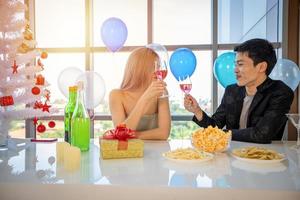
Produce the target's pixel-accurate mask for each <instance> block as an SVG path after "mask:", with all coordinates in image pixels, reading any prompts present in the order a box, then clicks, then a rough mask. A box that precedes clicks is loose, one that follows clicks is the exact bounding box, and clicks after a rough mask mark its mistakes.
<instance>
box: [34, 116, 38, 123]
mask: <svg viewBox="0 0 300 200" xmlns="http://www.w3.org/2000/svg"><path fill="white" fill-rule="evenodd" d="M33 124H34V125H37V124H38V118H37V117H34V118H33Z"/></svg>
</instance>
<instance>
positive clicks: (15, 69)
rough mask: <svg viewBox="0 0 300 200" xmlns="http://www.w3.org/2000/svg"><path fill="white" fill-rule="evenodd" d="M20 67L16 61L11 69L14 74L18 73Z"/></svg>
mask: <svg viewBox="0 0 300 200" xmlns="http://www.w3.org/2000/svg"><path fill="white" fill-rule="evenodd" d="M18 67H19V66H18V65H17V62H16V60H14V65H12V66H11V68H12V69H13V71H12V73H13V74H16V73H18Z"/></svg>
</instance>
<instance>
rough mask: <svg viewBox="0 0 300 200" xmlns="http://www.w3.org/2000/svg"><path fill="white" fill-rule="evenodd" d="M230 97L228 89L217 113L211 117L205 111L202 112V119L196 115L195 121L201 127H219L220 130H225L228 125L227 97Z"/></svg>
mask: <svg viewBox="0 0 300 200" xmlns="http://www.w3.org/2000/svg"><path fill="white" fill-rule="evenodd" d="M227 95H228V90H227V88H226V90H225V93H224V96H223V98H222V101H221V104H220V105H219V107H218V108H217V110H216V112H215V113H214V114H213V115H212V117H209V116H208V115H207V114H206V113H205V112H204V111H202V110H201V112H202V118H199V117H198V116H199V114H198V115H197V113H194V117H193V121H194V122H195V123H196V124H198V125H199V126H200V127H204V128H206V127H208V126H209V125H211V126H218V127H219V128H223V127H224V126H225V123H226V110H225V108H226V96H227Z"/></svg>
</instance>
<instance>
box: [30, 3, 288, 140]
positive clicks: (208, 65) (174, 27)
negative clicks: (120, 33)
mask: <svg viewBox="0 0 300 200" xmlns="http://www.w3.org/2000/svg"><path fill="white" fill-rule="evenodd" d="M33 2H34V3H35V6H33V7H34V8H35V10H34V11H33V10H30V11H29V12H34V13H35V15H34V16H35V19H30V20H32V21H35V33H36V40H37V42H38V48H40V49H43V50H46V51H48V53H49V57H48V59H47V60H46V61H45V62H44V64H45V71H44V74H45V75H46V79H47V80H48V82H49V83H50V84H51V88H50V89H51V92H52V99H51V100H52V103H53V105H54V106H56V107H59V108H61V110H62V109H63V107H64V105H65V102H66V99H65V98H64V97H63V95H62V94H61V93H60V91H59V87H58V85H57V77H58V75H59V74H60V73H61V71H62V70H64V69H66V68H67V67H78V68H80V69H81V70H90V69H91V70H94V71H95V72H97V73H99V74H100V75H101V76H102V78H103V79H104V81H105V87H106V95H105V98H104V100H103V102H102V103H101V104H100V105H99V106H98V107H96V108H95V110H94V111H95V113H96V119H97V120H95V124H94V125H95V126H94V127H95V134H94V135H95V136H96V137H97V136H99V135H101V133H103V131H104V130H106V129H108V128H111V127H112V123H111V121H109V120H108V121H107V119H109V115H110V113H109V108H108V94H109V91H110V90H111V89H113V88H118V87H119V85H120V84H121V81H122V77H123V71H124V67H125V64H126V61H127V58H128V56H129V54H130V52H131V50H132V49H134V48H135V47H139V46H145V45H146V44H147V43H159V44H162V45H164V46H165V47H166V48H167V49H168V52H169V56H171V54H172V53H173V52H174V50H175V49H177V48H180V47H188V48H190V49H191V50H193V52H194V54H195V55H196V57H197V67H196V70H195V72H194V74H193V76H192V77H191V80H192V83H193V88H192V91H191V94H192V95H193V96H195V97H196V98H197V99H199V102H200V104H201V106H202V108H204V110H205V111H206V112H207V113H208V114H211V113H213V110H214V109H215V108H216V107H217V105H218V104H219V102H220V99H221V97H222V95H223V92H224V89H223V88H222V86H220V85H219V84H218V83H217V81H216V80H215V79H214V78H213V74H212V72H213V60H214V59H215V58H216V57H217V56H218V54H219V53H221V52H223V51H225V50H224V49H226V50H232V49H233V47H234V45H235V44H237V43H240V42H243V41H245V40H247V39H250V38H254V37H260V38H266V39H268V40H270V41H271V42H274V44H276V45H277V47H278V48H280V46H281V41H282V38H281V37H282V16H283V15H282V4H283V1H282V0H253V1H251V2H250V1H247V0H202V1H198V0H189V2H188V3H187V2H186V1H184V0H125V1H124V0H111V1H105V0H86V1H81V0H65V1H59V0H35V1H33ZM215 3H217V4H216V5H217V10H216V11H217V12H214V8H215ZM148 6H150V7H148ZM254 10H255V12H253V11H254ZM110 17H118V18H120V19H122V20H123V21H124V22H125V24H126V26H127V29H128V38H127V41H126V43H125V44H124V47H125V48H122V49H121V50H120V51H118V52H116V53H111V52H107V51H106V48H105V46H104V44H103V42H102V40H101V34H100V29H101V25H102V23H103V22H104V21H105V20H106V19H108V18H110ZM148 17H152V18H150V19H148ZM214 19H217V21H216V20H214ZM216 22H218V24H217V27H218V34H217V35H216V34H212V33H214V32H215V31H216V30H214V29H213V28H214V27H216V26H214V23H216ZM212 35H214V36H212ZM214 37H216V38H214ZM216 39H217V40H216ZM213 41H216V42H213ZM278 52H280V54H281V50H280V49H279V51H278ZM166 82H167V87H168V90H169V93H170V107H171V112H172V115H173V118H174V120H175V121H174V122H172V123H173V124H181V123H182V121H186V120H190V118H191V115H190V113H188V112H187V111H185V110H184V108H183V95H182V92H181V91H180V89H179V86H178V83H177V81H176V79H175V78H174V77H173V75H172V74H171V71H169V74H168V76H167V79H166ZM213 88H215V90H214V89H213ZM218 99H219V101H218ZM60 114H62V113H60ZM99 119H100V120H99ZM191 123H192V122H189V123H187V122H184V123H183V124H185V125H184V126H185V127H186V129H187V130H188V131H187V132H189V133H191V131H192V130H194V129H195V128H197V126H193V125H191ZM61 127H62V126H61ZM61 131H62V130H61ZM180 134H181V133H180V131H179V129H178V130H177V129H176V130H175V129H174V128H172V133H171V138H180V137H181V136H180Z"/></svg>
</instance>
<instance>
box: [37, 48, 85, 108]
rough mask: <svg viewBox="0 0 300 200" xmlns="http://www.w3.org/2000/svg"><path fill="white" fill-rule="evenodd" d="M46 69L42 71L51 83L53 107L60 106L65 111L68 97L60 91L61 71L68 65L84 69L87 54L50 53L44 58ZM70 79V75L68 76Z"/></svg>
mask: <svg viewBox="0 0 300 200" xmlns="http://www.w3.org/2000/svg"><path fill="white" fill-rule="evenodd" d="M43 64H44V71H42V72H41V73H42V74H43V76H45V80H46V81H47V82H48V83H49V84H50V86H49V87H48V89H49V90H50V92H51V98H50V102H51V104H52V106H53V107H55V108H59V109H60V111H61V112H62V113H63V109H64V107H65V105H66V102H67V99H66V97H65V96H64V95H63V94H62V93H61V92H60V90H59V87H58V84H57V79H58V77H59V75H60V73H61V72H62V71H63V70H64V69H66V68H68V67H77V68H79V69H81V70H82V71H84V70H85V69H84V66H85V55H84V54H83V53H73V54H61V53H60V54H54V53H49V55H48V58H47V59H45V60H43ZM66 79H68V77H66ZM65 87H67V86H65Z"/></svg>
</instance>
